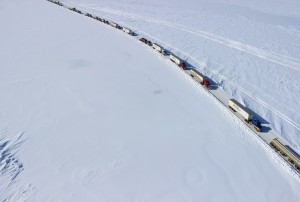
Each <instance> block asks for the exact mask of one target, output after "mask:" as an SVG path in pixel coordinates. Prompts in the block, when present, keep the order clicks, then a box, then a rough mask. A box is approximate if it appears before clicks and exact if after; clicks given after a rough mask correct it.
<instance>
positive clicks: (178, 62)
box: [170, 54, 186, 70]
mask: <svg viewBox="0 0 300 202" xmlns="http://www.w3.org/2000/svg"><path fill="white" fill-rule="evenodd" d="M170 60H171V61H172V62H174V63H175V64H177V65H178V66H179V67H181V68H182V69H183V70H185V69H186V64H185V63H184V62H183V61H182V60H181V59H180V58H179V57H177V56H175V55H172V54H171V55H170Z"/></svg>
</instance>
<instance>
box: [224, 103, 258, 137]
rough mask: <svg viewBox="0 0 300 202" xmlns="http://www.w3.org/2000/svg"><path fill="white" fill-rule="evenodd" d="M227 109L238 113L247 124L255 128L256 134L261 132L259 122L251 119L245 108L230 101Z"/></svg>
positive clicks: (250, 114) (249, 112) (248, 111)
mask: <svg viewBox="0 0 300 202" xmlns="http://www.w3.org/2000/svg"><path fill="white" fill-rule="evenodd" d="M229 108H230V109H232V110H233V111H236V112H238V113H239V114H240V115H241V116H242V117H243V118H244V120H245V121H246V122H247V123H249V124H250V125H253V127H254V128H255V130H256V131H258V132H260V131H261V123H260V121H259V120H256V119H253V114H252V112H251V111H250V110H249V109H248V108H247V107H244V106H243V105H241V104H240V103H239V102H238V101H236V100H235V99H230V100H229Z"/></svg>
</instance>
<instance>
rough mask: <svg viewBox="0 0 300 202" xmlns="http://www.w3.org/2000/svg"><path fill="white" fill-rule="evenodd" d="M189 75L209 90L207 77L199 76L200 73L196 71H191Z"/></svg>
mask: <svg viewBox="0 0 300 202" xmlns="http://www.w3.org/2000/svg"><path fill="white" fill-rule="evenodd" d="M190 75H191V77H193V78H194V79H195V80H196V81H198V82H199V83H200V84H201V85H204V86H205V87H206V88H210V82H209V80H208V79H207V77H206V76H204V75H203V74H201V73H200V72H198V71H197V70H196V69H191V71H190Z"/></svg>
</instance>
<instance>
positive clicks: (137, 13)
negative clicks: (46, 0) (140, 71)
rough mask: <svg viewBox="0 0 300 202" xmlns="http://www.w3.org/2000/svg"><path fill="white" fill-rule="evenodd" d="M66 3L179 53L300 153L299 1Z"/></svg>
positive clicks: (120, 0)
mask: <svg viewBox="0 0 300 202" xmlns="http://www.w3.org/2000/svg"><path fill="white" fill-rule="evenodd" d="M62 2H63V3H66V4H69V5H74V6H76V7H77V8H80V10H83V11H89V12H90V13H93V14H99V15H100V16H105V17H107V18H109V19H112V20H115V21H117V22H120V23H121V24H123V25H127V26H129V27H131V28H134V29H135V30H137V31H139V33H142V34H144V35H146V36H147V35H148V36H149V37H151V38H152V39H153V40H154V41H156V42H158V43H160V44H162V45H164V46H165V47H167V48H168V49H169V50H171V51H173V52H174V53H176V54H178V55H180V56H181V57H182V58H184V59H186V60H187V61H188V62H189V63H190V64H192V65H194V66H195V67H196V68H197V69H198V70H200V71H202V72H204V73H206V74H207V75H209V76H210V77H211V78H212V79H213V80H214V81H216V82H217V83H218V84H219V85H220V86H222V87H223V88H224V89H225V90H226V91H227V92H228V93H229V94H230V95H231V96H232V97H234V98H236V99H237V100H239V101H240V102H241V103H244V104H245V105H246V106H248V107H250V108H251V109H252V110H253V111H255V112H257V114H258V116H260V117H261V118H262V119H264V120H265V121H266V122H268V123H270V126H271V127H272V128H273V129H275V130H276V131H277V133H278V134H279V135H280V136H281V137H282V138H283V139H285V140H286V141H287V142H289V143H290V144H291V145H292V146H293V147H294V148H295V149H297V150H298V152H300V146H299V145H300V135H299V134H300V101H299V98H300V52H299V50H300V12H299V10H300V1H297V0H286V1H283V0H253V1H246V0H187V1H179V0H169V1H161V0H152V1H148V0H138V1H136V0H126V1H125V0H62ZM265 121H263V122H265Z"/></svg>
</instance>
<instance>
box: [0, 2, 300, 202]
mask: <svg viewBox="0 0 300 202" xmlns="http://www.w3.org/2000/svg"><path fill="white" fill-rule="evenodd" d="M0 23H1V24H2V25H5V26H3V29H2V31H1V32H0V44H1V49H0V73H1V74H0V95H1V99H0V171H1V172H0V182H1V183H0V201H72V202H73V201H114V202H115V201H128V202H129V201H130V202H132V201H155V202H159V201H170V202H171V201H172V202H176V201H214V202H215V201H271V202H274V201H290V202H292V201H295V202H296V201H299V199H300V193H299V189H300V180H299V178H298V177H297V176H296V175H294V174H293V172H291V171H290V170H289V168H288V167H286V164H285V163H283V162H282V160H281V159H280V158H278V156H277V155H276V154H275V153H274V152H273V150H272V149H271V148H269V147H268V146H266V145H265V144H263V143H262V142H261V141H260V140H259V139H258V138H257V136H256V135H254V134H253V133H252V132H251V131H250V130H249V129H247V127H246V126H244V125H242V124H239V121H237V118H235V117H234V116H233V115H232V114H231V113H230V112H229V111H228V110H226V109H225V108H224V107H223V106H222V105H220V104H218V102H216V101H214V99H212V98H211V96H209V95H208V94H207V93H206V92H205V91H204V90H203V89H202V88H201V87H200V86H199V85H196V84H195V82H193V80H191V79H190V78H189V77H188V76H187V75H186V74H184V73H183V72H182V71H181V70H180V69H179V68H178V67H176V66H175V65H174V64H173V63H171V62H170V61H168V60H164V59H163V58H160V59H158V58H159V57H157V56H158V54H157V53H156V52H154V51H152V50H151V49H149V48H148V49H147V48H146V47H145V46H144V45H142V44H141V43H140V42H139V41H137V40H135V39H134V38H132V37H130V36H128V35H126V34H124V33H122V32H121V31H116V30H115V29H113V28H111V27H109V26H105V25H103V24H101V23H99V22H97V21H95V20H92V19H89V18H87V17H84V16H83V15H79V14H77V13H74V12H71V11H68V10H66V9H65V8H62V7H59V6H57V5H54V4H51V3H49V2H46V1H41V0H27V1H18V0H10V1H2V2H1V3H0ZM178 40H181V39H180V38H179V39H178Z"/></svg>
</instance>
